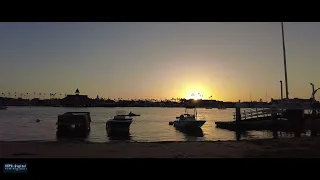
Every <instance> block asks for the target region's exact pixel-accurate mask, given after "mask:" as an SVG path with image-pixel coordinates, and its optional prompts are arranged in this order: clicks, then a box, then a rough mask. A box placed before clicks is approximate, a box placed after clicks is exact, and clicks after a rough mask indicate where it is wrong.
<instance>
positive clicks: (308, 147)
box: [0, 137, 320, 158]
mask: <svg viewBox="0 0 320 180" xmlns="http://www.w3.org/2000/svg"><path fill="white" fill-rule="evenodd" d="M0 148H1V149H0V157H1V158H319V157H320V152H319V151H318V150H319V148H320V137H312V138H311V137H300V138H285V139H255V140H241V141H233V140H230V141H192V142H190V141H179V142H176V141H162V142H123V141H114V142H101V143H100V142H74V141H72V142H69V141H0Z"/></svg>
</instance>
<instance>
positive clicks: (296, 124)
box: [215, 105, 320, 136]
mask: <svg viewBox="0 0 320 180" xmlns="http://www.w3.org/2000/svg"><path fill="white" fill-rule="evenodd" d="M215 124H216V127H217V128H221V129H227V130H231V131H253V130H255V131H262V130H268V131H282V132H295V133H296V134H297V136H299V134H300V135H301V133H302V132H306V131H309V130H310V131H312V134H313V135H318V132H320V108H318V107H312V106H309V107H303V106H292V105H291V106H283V105H282V106H272V107H271V106H270V107H257V108H251V109H245V110H242V111H241V108H240V107H236V112H235V113H234V119H233V121H229V122H222V121H220V122H215Z"/></svg>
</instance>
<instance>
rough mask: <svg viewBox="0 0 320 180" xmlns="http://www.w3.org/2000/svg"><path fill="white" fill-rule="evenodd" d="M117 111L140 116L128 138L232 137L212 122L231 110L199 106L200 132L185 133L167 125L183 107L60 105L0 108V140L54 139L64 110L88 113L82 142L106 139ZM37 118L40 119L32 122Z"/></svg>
mask: <svg viewBox="0 0 320 180" xmlns="http://www.w3.org/2000/svg"><path fill="white" fill-rule="evenodd" d="M117 110H126V111H127V112H129V111H132V112H133V113H135V114H140V115H141V116H136V117H133V120H134V121H133V123H132V124H131V128H130V138H128V139H126V140H128V141H138V142H155V141H218V140H220V141H224V140H235V139H236V133H235V132H233V131H228V130H223V129H217V128H216V127H215V121H231V120H232V119H233V112H234V109H214V108H213V109H205V108H199V109H197V111H198V119H204V120H206V121H207V122H206V123H205V124H204V125H203V126H202V132H200V133H197V134H189V133H186V132H181V131H179V130H177V129H175V128H174V127H173V126H170V125H169V121H173V120H175V117H176V116H179V115H180V114H182V113H184V110H185V109H184V108H160V107H142V108H140V107H139V108H138V107H130V108H103V107H101V108H100V107H95V108H64V107H11V106H10V107H9V108H8V109H7V110H2V111H0V140H1V141H27V140H28V141H29V140H44V141H56V140H58V139H57V138H56V122H57V117H58V115H60V114H63V113H65V112H90V113H91V120H92V122H91V131H90V134H89V135H88V137H86V138H83V140H84V141H90V142H110V141H114V139H112V138H110V137H108V135H107V131H106V121H107V120H109V119H111V118H113V116H114V115H115V114H116V111H117ZM37 119H40V120H41V121H40V122H36V120H37ZM257 138H272V132H261V131H253V132H247V133H245V134H242V135H241V139H257Z"/></svg>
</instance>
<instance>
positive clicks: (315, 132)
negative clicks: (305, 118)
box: [311, 106, 318, 137]
mask: <svg viewBox="0 0 320 180" xmlns="http://www.w3.org/2000/svg"><path fill="white" fill-rule="evenodd" d="M312 108H313V109H312V116H311V118H312V119H311V124H312V126H311V136H312V137H315V136H317V135H318V129H317V128H318V126H317V118H316V115H317V112H316V110H315V109H314V108H315V107H314V106H312Z"/></svg>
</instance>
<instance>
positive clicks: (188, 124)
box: [173, 120, 206, 128]
mask: <svg viewBox="0 0 320 180" xmlns="http://www.w3.org/2000/svg"><path fill="white" fill-rule="evenodd" d="M205 123H206V121H203V120H199V121H186V120H185V121H179V120H177V121H174V122H173V126H174V127H177V128H201V127H202V126H203V125H204V124H205Z"/></svg>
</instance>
